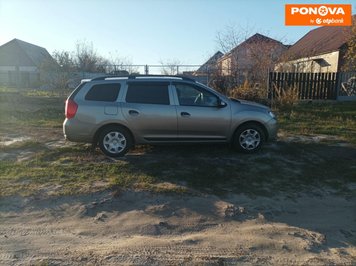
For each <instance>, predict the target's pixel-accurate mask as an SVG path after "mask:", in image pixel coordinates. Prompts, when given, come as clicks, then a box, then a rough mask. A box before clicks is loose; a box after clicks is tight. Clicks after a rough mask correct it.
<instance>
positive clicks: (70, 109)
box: [65, 100, 78, 119]
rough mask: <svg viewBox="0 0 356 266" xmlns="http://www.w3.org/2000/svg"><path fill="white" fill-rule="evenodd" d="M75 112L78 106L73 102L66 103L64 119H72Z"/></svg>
mask: <svg viewBox="0 0 356 266" xmlns="http://www.w3.org/2000/svg"><path fill="white" fill-rule="evenodd" d="M77 110H78V104H76V103H75V101H73V100H67V101H66V108H65V114H66V118H68V119H71V118H73V117H74V116H75V114H76V112H77Z"/></svg>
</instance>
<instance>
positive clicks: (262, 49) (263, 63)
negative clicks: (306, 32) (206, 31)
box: [216, 25, 287, 86]
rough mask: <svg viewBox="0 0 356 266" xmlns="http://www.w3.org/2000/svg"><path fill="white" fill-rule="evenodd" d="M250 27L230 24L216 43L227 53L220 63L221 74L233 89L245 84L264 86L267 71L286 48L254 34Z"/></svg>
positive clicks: (218, 36) (277, 42)
mask: <svg viewBox="0 0 356 266" xmlns="http://www.w3.org/2000/svg"><path fill="white" fill-rule="evenodd" d="M251 32H252V28H251V27H248V26H247V27H237V26H232V25H228V26H226V28H225V29H224V30H223V31H221V32H218V34H217V36H216V41H217V43H218V45H219V46H220V48H221V49H222V50H223V51H225V52H226V54H225V57H224V58H222V59H221V61H220V72H221V75H223V76H229V80H230V81H231V82H232V83H235V84H231V86H236V85H242V84H243V83H244V82H246V81H247V82H249V83H260V84H263V85H264V84H265V82H266V79H267V72H268V70H269V69H273V67H274V64H275V63H276V62H277V61H278V58H279V56H280V55H281V54H282V52H283V51H284V50H286V49H287V47H286V46H284V45H283V44H282V43H281V42H280V41H276V40H273V39H271V38H269V37H266V36H263V35H261V34H254V35H252V34H251Z"/></svg>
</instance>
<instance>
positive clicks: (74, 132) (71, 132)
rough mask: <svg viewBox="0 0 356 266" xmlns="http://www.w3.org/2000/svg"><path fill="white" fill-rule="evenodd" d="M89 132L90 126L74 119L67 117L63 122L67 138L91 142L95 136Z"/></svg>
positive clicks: (74, 140)
mask: <svg viewBox="0 0 356 266" xmlns="http://www.w3.org/2000/svg"><path fill="white" fill-rule="evenodd" d="M89 132H90V130H89V129H88V128H86V127H83V126H81V125H80V124H79V123H78V122H77V121H74V119H65V120H64V122H63V134H64V138H65V139H66V140H69V141H73V142H87V143H91V142H92V141H93V136H92V135H91V134H90V133H89Z"/></svg>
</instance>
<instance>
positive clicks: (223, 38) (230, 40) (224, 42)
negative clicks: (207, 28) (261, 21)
mask: <svg viewBox="0 0 356 266" xmlns="http://www.w3.org/2000/svg"><path fill="white" fill-rule="evenodd" d="M252 32H253V28H252V27H250V26H248V25H246V27H242V26H237V25H235V24H229V25H227V26H225V28H224V30H222V31H218V32H217V34H216V38H215V40H216V42H217V44H218V46H219V48H220V49H221V50H222V51H223V52H224V53H228V52H230V51H231V50H232V49H233V48H235V47H236V46H237V45H239V44H240V43H242V42H243V41H245V40H246V39H247V38H248V37H249V36H250V35H251V33H252Z"/></svg>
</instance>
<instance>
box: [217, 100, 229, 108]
mask: <svg viewBox="0 0 356 266" xmlns="http://www.w3.org/2000/svg"><path fill="white" fill-rule="evenodd" d="M226 106H227V103H226V102H223V101H222V100H221V99H220V98H219V99H218V108H224V107H226Z"/></svg>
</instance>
